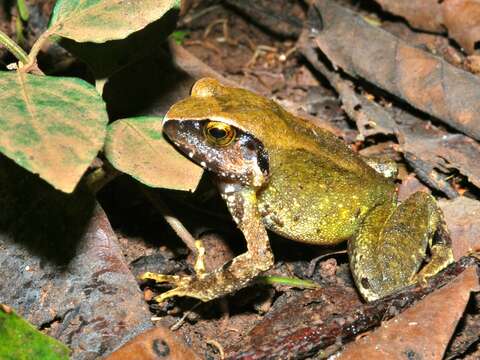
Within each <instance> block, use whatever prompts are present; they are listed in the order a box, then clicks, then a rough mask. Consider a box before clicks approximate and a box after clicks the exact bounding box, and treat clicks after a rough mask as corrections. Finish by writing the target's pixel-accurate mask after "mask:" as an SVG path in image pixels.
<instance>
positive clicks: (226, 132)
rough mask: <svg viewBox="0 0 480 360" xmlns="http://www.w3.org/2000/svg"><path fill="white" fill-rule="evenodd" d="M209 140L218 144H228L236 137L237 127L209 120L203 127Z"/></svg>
mask: <svg viewBox="0 0 480 360" xmlns="http://www.w3.org/2000/svg"><path fill="white" fill-rule="evenodd" d="M203 134H204V135H205V137H206V138H207V140H208V141H209V142H210V143H211V144H213V145H217V146H227V145H228V144H230V143H231V142H232V141H233V140H234V139H235V129H234V128H233V127H231V126H230V125H228V124H225V123H223V122H219V121H209V122H207V123H206V125H205V126H204V127H203Z"/></svg>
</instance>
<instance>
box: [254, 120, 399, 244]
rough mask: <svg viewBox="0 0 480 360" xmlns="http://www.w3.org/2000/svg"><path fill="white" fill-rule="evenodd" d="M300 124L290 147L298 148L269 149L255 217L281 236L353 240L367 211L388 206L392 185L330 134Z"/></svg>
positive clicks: (323, 240) (318, 241) (314, 240)
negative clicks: (267, 177)
mask: <svg viewBox="0 0 480 360" xmlns="http://www.w3.org/2000/svg"><path fill="white" fill-rule="evenodd" d="M301 121H302V120H300V121H299V122H298V123H297V122H295V123H293V125H292V126H293V128H294V130H295V131H294V132H293V134H295V135H293V136H294V137H298V138H297V139H296V140H292V142H291V143H292V144H294V143H296V142H297V143H298V146H296V147H292V148H284V147H282V146H281V144H279V146H278V147H273V148H270V149H269V157H270V175H271V176H270V180H269V182H268V184H267V185H266V186H265V187H264V188H263V189H262V190H261V191H260V192H259V194H258V198H259V211H260V213H261V214H262V217H263V220H264V223H265V225H266V226H267V228H269V229H270V230H272V231H274V232H276V233H278V234H280V235H282V236H285V237H287V238H290V239H292V240H296V241H300V242H306V243H314V244H336V243H339V242H341V241H344V240H346V239H348V238H350V237H352V236H353V235H354V234H355V232H356V230H357V228H358V226H359V224H360V222H361V221H362V219H363V217H364V216H365V214H366V213H367V212H368V211H369V210H370V209H372V208H373V207H375V206H376V205H377V204H379V203H382V202H385V201H389V200H390V198H391V196H392V195H393V193H394V185H393V183H392V182H391V181H390V180H388V179H386V178H384V177H383V176H381V175H380V174H378V173H377V172H376V171H375V170H373V169H372V168H371V167H369V166H368V165H367V164H366V163H365V162H364V161H363V160H362V159H361V158H360V156H358V155H356V154H355V153H353V151H352V150H351V149H349V148H348V147H347V146H346V145H345V144H344V143H343V142H342V141H341V140H339V139H337V138H336V137H335V136H334V135H333V134H331V133H329V132H327V131H325V130H321V129H314V128H312V127H309V126H306V127H304V126H303V124H302V122H301ZM311 131H314V135H309V132H311ZM302 138H303V140H302ZM312 140H314V143H315V145H313V146H312V144H311V141H312ZM306 143H310V144H309V145H308V146H304V144H306ZM302 144H303V145H302Z"/></svg>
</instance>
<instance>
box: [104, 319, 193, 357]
mask: <svg viewBox="0 0 480 360" xmlns="http://www.w3.org/2000/svg"><path fill="white" fill-rule="evenodd" d="M130 359H135V360H157V359H162V360H184V359H189V360H199V359H200V358H199V357H198V356H197V355H196V354H195V353H194V352H193V351H192V350H191V349H190V348H189V347H188V346H186V345H185V344H184V342H183V341H181V340H180V339H179V338H178V336H176V335H175V334H174V333H172V332H171V331H170V330H168V329H167V328H163V327H157V328H154V329H150V330H147V331H145V332H144V333H142V334H140V335H138V336H137V337H136V338H134V339H132V340H130V341H129V342H128V343H126V344H125V345H123V346H122V347H121V348H120V349H118V350H117V351H115V352H114V353H112V354H110V355H109V356H107V357H106V358H105V359H104V360H130Z"/></svg>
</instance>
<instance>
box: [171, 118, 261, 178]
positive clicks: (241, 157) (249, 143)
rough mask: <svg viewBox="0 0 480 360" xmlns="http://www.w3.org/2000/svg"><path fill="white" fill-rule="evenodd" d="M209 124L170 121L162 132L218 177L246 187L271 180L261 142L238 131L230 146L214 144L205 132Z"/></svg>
mask: <svg viewBox="0 0 480 360" xmlns="http://www.w3.org/2000/svg"><path fill="white" fill-rule="evenodd" d="M209 122H210V120H208V119H205V120H175V119H168V120H166V121H165V122H164V124H163V131H164V133H165V134H166V135H167V137H168V138H169V139H170V140H171V141H172V142H173V144H174V145H175V146H176V147H177V148H178V149H179V150H180V151H181V152H182V153H183V154H185V155H186V156H188V158H189V159H190V160H192V161H194V162H195V163H197V164H199V165H200V166H202V167H203V168H205V169H206V170H208V171H211V172H213V173H215V174H216V175H217V176H218V177H220V178H222V179H224V180H228V181H236V182H240V183H242V184H245V185H253V186H261V185H263V184H264V183H265V182H266V181H267V179H268V176H269V159H268V154H267V152H266V151H265V148H264V146H263V144H262V142H261V141H259V140H258V139H256V138H255V137H254V136H253V135H251V134H249V133H247V132H245V131H243V130H240V129H238V128H235V138H234V139H233V140H232V141H230V142H229V143H228V144H226V145H215V144H212V143H211V142H209V141H208V139H206V137H205V131H204V129H205V127H206V126H208V124H209Z"/></svg>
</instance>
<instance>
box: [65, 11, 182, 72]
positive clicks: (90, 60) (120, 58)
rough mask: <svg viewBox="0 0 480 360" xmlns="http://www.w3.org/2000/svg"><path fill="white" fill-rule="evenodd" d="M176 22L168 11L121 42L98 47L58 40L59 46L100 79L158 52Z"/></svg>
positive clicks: (173, 13)
mask: <svg viewBox="0 0 480 360" xmlns="http://www.w3.org/2000/svg"><path fill="white" fill-rule="evenodd" d="M177 20H178V16H177V13H176V12H172V11H170V12H168V13H167V14H165V16H163V17H162V18H161V19H159V20H157V21H155V22H154V23H152V24H150V25H148V26H147V27H146V28H145V29H143V30H142V31H137V32H135V33H133V34H131V35H130V36H128V37H127V38H125V39H122V40H111V41H107V42H104V43H101V44H98V43H93V42H76V41H74V40H71V39H66V38H60V39H61V40H60V42H59V44H60V45H61V46H62V47H64V48H65V49H67V50H68V52H70V53H71V54H73V55H74V56H75V57H77V58H79V59H81V60H83V61H84V62H86V63H87V64H88V66H89V68H90V70H92V72H93V74H94V76H95V79H104V78H108V77H110V76H112V74H114V73H116V72H117V71H119V70H120V69H123V68H125V67H127V66H128V65H130V64H134V66H135V64H136V63H137V61H138V60H139V59H142V58H145V57H147V56H149V55H151V54H155V56H157V54H159V53H161V51H162V50H161V48H162V46H163V42H164V40H166V39H167V37H168V35H169V34H170V33H171V32H172V30H173V29H175V26H176V23H177Z"/></svg>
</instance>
